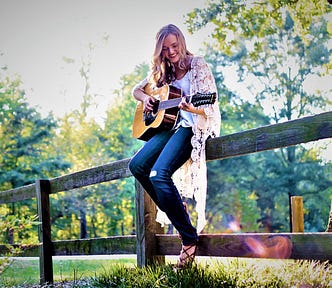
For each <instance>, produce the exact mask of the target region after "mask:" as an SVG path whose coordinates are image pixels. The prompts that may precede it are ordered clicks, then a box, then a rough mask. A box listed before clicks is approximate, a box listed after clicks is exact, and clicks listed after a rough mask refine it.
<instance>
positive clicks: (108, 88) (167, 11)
mask: <svg viewBox="0 0 332 288" xmlns="http://www.w3.org/2000/svg"><path fill="white" fill-rule="evenodd" d="M203 5H204V0H167V1H159V0H142V1H139V0H118V1H114V0H94V1H92V0H90V1H89V0H58V1H49V0H29V1H26V0H0V7H1V8H0V35H1V38H0V67H4V66H6V67H7V68H8V73H9V74H10V75H15V74H17V75H19V76H20V77H21V80H22V82H23V85H22V87H23V89H24V90H25V92H26V96H27V99H28V101H29V103H30V104H31V105H32V106H37V108H38V111H40V112H42V113H43V114H47V113H48V112H50V111H53V112H54V114H55V115H56V116H59V117H61V116H63V115H64V114H65V113H67V112H70V111H72V110H73V109H76V108H79V104H80V103H81V102H82V95H83V93H84V80H83V78H82V77H81V76H80V72H79V69H80V68H81V67H82V61H85V62H88V61H90V62H91V67H90V70H91V73H90V79H89V83H90V85H91V88H90V92H91V94H93V95H96V99H95V102H96V105H97V106H98V107H97V109H96V112H95V113H97V114H99V115H94V116H96V117H98V116H101V115H102V114H103V111H104V110H105V108H106V107H107V106H108V105H110V104H111V103H112V91H113V90H114V89H116V88H119V85H120V77H121V76H123V75H124V74H128V73H131V72H133V71H134V68H135V66H136V65H139V64H141V63H143V62H146V63H150V59H151V55H152V52H153V48H154V42H155V35H156V33H157V31H158V30H159V29H160V28H161V27H162V26H164V25H166V24H169V23H173V24H175V25H177V26H178V27H179V28H180V29H181V30H182V31H183V33H184V34H185V36H186V40H187V45H188V48H189V49H190V50H191V51H192V52H194V53H197V52H198V50H199V47H201V46H202V43H203V40H204V38H205V34H204V31H202V32H201V33H198V34H195V35H189V34H188V33H187V30H186V26H185V24H184V15H185V14H186V13H188V12H190V11H191V10H193V8H195V7H203ZM106 39H108V40H106ZM91 45H92V46H91ZM89 47H93V49H90V48H89ZM89 57H90V58H89ZM65 59H67V61H65ZM89 59H90V60H89Z"/></svg>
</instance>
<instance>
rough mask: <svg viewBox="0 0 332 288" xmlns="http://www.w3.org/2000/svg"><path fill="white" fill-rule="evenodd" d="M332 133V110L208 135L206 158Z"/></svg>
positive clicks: (237, 154) (215, 157) (284, 144)
mask: <svg viewBox="0 0 332 288" xmlns="http://www.w3.org/2000/svg"><path fill="white" fill-rule="evenodd" d="M330 137H332V112H326V113H322V114H318V115H315V116H309V117H304V118H300V119H296V120H292V121H288V122H284V123H279V124H274V125H269V126H264V127H260V128H256V129H251V130H247V131H243V132H239V133H234V134H230V135H225V136H222V137H216V138H212V139H208V140H207V142H206V159H207V160H209V161H210V160H216V159H223V158H228V157H233V156H240V155H245V154H249V153H254V152H259V151H265V150H271V149H276V148H282V147H287V146H293V145H297V144H301V143H307V142H311V141H316V140H319V139H325V138H330Z"/></svg>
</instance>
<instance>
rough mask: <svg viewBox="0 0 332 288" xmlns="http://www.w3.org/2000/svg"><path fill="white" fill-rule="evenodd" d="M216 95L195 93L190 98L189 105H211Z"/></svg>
mask: <svg viewBox="0 0 332 288" xmlns="http://www.w3.org/2000/svg"><path fill="white" fill-rule="evenodd" d="M216 98H217V93H215V92H213V93H200V92H198V93H196V94H195V95H194V96H192V98H191V101H190V102H191V103H192V104H193V105H194V106H195V107H198V106H201V105H207V104H213V103H214V102H215V101H216Z"/></svg>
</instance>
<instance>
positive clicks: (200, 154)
mask: <svg viewBox="0 0 332 288" xmlns="http://www.w3.org/2000/svg"><path fill="white" fill-rule="evenodd" d="M197 92H201V93H209V92H217V88H216V84H215V80H214V77H213V75H212V72H211V70H210V67H209V66H208V64H207V63H206V61H205V60H204V58H203V57H194V58H193V60H192V63H191V70H190V94H191V95H193V94H196V93H197ZM203 109H204V111H205V114H206V117H204V116H201V115H197V114H193V115H194V121H195V125H194V126H193V132H194V136H193V137H192V140H191V143H192V146H193V151H192V153H191V158H190V159H189V160H188V161H187V162H186V163H185V164H184V165H183V166H182V167H181V168H180V169H179V170H178V171H176V172H175V174H174V175H173V181H174V183H175V185H176V187H177V188H178V190H179V193H180V195H181V196H183V197H187V198H192V199H194V200H195V201H196V212H197V215H198V218H197V227H196V228H197V232H198V233H200V232H201V231H202V230H203V228H204V226H205V224H206V217H205V207H206V192H207V169H206V159H205V141H206V139H207V138H208V137H216V136H219V133H220V123H221V118H220V110H219V106H218V98H217V99H216V101H215V103H214V104H212V105H204V106H203ZM157 221H158V222H159V223H161V224H162V225H164V224H169V223H170V221H169V220H168V218H167V216H166V214H165V213H163V212H162V211H160V210H159V211H158V214H157Z"/></svg>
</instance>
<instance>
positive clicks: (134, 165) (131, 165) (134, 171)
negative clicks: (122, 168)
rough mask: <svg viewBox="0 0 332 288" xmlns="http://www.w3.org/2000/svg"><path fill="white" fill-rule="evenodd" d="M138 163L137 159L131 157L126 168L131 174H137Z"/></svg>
mask: <svg viewBox="0 0 332 288" xmlns="http://www.w3.org/2000/svg"><path fill="white" fill-rule="evenodd" d="M138 165H139V163H137V161H135V158H132V159H131V160H130V162H129V165H128V168H129V171H130V172H131V174H133V175H134V176H136V175H139V170H140V169H139V166H138Z"/></svg>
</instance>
